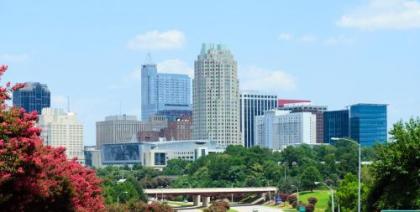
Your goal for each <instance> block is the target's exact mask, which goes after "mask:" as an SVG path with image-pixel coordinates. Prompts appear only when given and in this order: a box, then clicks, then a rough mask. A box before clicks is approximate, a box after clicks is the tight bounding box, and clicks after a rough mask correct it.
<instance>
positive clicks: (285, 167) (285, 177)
mask: <svg viewBox="0 0 420 212" xmlns="http://www.w3.org/2000/svg"><path fill="white" fill-rule="evenodd" d="M277 165H278V166H283V168H284V180H287V163H286V162H284V163H283V164H282V163H281V162H280V161H279V162H277Z"/></svg>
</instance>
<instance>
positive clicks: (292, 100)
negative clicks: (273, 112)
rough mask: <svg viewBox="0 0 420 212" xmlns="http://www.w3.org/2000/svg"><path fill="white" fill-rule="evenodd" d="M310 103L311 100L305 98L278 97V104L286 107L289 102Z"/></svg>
mask: <svg viewBox="0 0 420 212" xmlns="http://www.w3.org/2000/svg"><path fill="white" fill-rule="evenodd" d="M302 103H304V104H310V103H311V100H303V99H278V100H277V106H278V107H284V106H286V105H289V104H302Z"/></svg>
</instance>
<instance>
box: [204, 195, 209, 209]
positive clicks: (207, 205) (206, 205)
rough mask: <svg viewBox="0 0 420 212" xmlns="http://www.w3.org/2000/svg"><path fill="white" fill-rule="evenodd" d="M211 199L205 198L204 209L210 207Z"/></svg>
mask: <svg viewBox="0 0 420 212" xmlns="http://www.w3.org/2000/svg"><path fill="white" fill-rule="evenodd" d="M209 203H210V197H204V198H203V207H209Z"/></svg>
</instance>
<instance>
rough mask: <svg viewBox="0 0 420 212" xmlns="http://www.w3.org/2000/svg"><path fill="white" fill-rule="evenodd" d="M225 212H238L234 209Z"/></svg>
mask: <svg viewBox="0 0 420 212" xmlns="http://www.w3.org/2000/svg"><path fill="white" fill-rule="evenodd" d="M227 212H238V211H237V210H235V209H229V210H228V211H227Z"/></svg>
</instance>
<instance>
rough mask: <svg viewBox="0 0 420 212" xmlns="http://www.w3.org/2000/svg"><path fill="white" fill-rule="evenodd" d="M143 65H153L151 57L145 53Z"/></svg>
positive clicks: (148, 53)
mask: <svg viewBox="0 0 420 212" xmlns="http://www.w3.org/2000/svg"><path fill="white" fill-rule="evenodd" d="M145 64H153V60H152V55H151V54H150V52H147V55H146V61H145Z"/></svg>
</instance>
